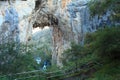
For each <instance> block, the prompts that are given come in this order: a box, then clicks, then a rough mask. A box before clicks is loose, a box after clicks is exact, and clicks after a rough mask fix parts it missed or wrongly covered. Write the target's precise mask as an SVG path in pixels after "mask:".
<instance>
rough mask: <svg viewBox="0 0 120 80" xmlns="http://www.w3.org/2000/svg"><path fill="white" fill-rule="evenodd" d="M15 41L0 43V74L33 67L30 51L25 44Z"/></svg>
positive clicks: (27, 69)
mask: <svg viewBox="0 0 120 80" xmlns="http://www.w3.org/2000/svg"><path fill="white" fill-rule="evenodd" d="M17 46H18V45H17V43H4V44H1V45H0V74H13V73H18V72H24V71H29V70H33V69H34V64H35V62H34V59H33V55H32V52H31V51H30V50H28V51H27V48H28V47H27V46H25V45H23V44H19V50H18V49H17Z"/></svg>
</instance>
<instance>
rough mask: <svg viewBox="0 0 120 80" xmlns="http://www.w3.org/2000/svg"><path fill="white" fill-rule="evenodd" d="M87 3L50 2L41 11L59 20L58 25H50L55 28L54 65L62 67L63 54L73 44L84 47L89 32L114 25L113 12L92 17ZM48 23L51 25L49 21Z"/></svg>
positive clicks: (68, 0)
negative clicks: (111, 17)
mask: <svg viewBox="0 0 120 80" xmlns="http://www.w3.org/2000/svg"><path fill="white" fill-rule="evenodd" d="M88 1H89V0H88ZM87 3H88V2H87V0H48V2H46V4H47V5H46V6H45V8H43V9H41V11H42V10H43V11H44V12H47V13H50V14H52V15H53V16H55V17H56V18H57V19H58V24H57V25H56V24H55V25H53V24H51V25H50V26H52V28H53V29H52V30H53V31H52V32H53V44H54V45H53V46H54V49H53V55H52V62H53V63H54V64H57V65H58V66H62V62H61V57H62V52H63V51H64V50H65V49H67V48H69V47H70V43H71V42H73V41H74V42H76V43H78V44H81V45H83V44H84V36H85V34H86V33H87V32H94V31H96V30H97V29H98V28H101V27H105V25H112V21H111V20H110V15H111V13H112V12H111V11H106V13H105V14H104V15H102V16H98V15H95V16H93V17H91V16H90V10H89V7H88V4H87ZM44 12H43V13H44ZM44 20H45V19H44ZM45 21H46V20H45ZM46 22H48V23H49V24H50V21H49V19H48V21H46Z"/></svg>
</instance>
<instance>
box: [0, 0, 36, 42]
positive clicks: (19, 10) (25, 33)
mask: <svg viewBox="0 0 120 80" xmlns="http://www.w3.org/2000/svg"><path fill="white" fill-rule="evenodd" d="M34 7H35V3H34V0H27V1H20V0H19V1H13V2H10V3H8V2H7V1H0V32H1V33H2V35H0V36H4V38H3V37H1V39H0V42H1V41H2V39H5V40H6V41H7V40H8V39H6V38H8V37H11V38H12V39H13V40H14V41H16V42H27V40H28V38H29V37H30V36H31V33H32V25H31V23H30V17H31V13H32V10H33V9H34ZM11 38H10V39H11Z"/></svg>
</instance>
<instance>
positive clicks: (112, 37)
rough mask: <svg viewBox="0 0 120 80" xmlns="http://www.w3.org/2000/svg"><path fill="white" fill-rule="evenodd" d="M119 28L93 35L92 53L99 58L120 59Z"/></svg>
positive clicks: (108, 29)
mask: <svg viewBox="0 0 120 80" xmlns="http://www.w3.org/2000/svg"><path fill="white" fill-rule="evenodd" d="M119 34H120V27H112V28H105V29H102V30H98V31H97V32H95V33H94V37H95V38H94V41H93V43H94V44H93V45H92V46H93V48H94V49H95V50H94V53H95V54H98V56H100V57H101V58H108V59H110V60H114V59H120V36H119Z"/></svg>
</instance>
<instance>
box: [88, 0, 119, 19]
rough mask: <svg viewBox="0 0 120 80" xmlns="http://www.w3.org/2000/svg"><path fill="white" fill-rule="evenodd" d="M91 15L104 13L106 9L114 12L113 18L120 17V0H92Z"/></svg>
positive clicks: (90, 5)
mask: <svg viewBox="0 0 120 80" xmlns="http://www.w3.org/2000/svg"><path fill="white" fill-rule="evenodd" d="M89 8H90V12H91V15H92V16H94V15H96V14H98V15H103V14H105V13H106V11H111V12H112V18H113V20H116V21H118V20H119V19H120V1H119V0H91V1H90V3H89Z"/></svg>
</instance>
